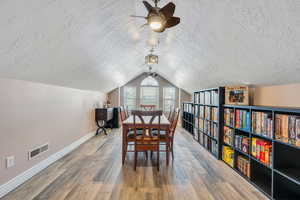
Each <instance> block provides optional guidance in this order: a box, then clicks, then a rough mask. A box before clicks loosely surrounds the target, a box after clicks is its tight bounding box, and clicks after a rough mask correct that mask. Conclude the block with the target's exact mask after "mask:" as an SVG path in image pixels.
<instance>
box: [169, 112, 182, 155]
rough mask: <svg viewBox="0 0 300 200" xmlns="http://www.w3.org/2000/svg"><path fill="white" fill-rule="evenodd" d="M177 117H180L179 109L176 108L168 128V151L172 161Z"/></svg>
mask: <svg viewBox="0 0 300 200" xmlns="http://www.w3.org/2000/svg"><path fill="white" fill-rule="evenodd" d="M179 115H180V108H177V109H176V110H175V112H174V116H173V119H172V121H171V126H170V133H169V135H170V151H171V153H172V159H173V160H174V148H173V146H174V136H175V132H176V127H177V124H178V119H179Z"/></svg>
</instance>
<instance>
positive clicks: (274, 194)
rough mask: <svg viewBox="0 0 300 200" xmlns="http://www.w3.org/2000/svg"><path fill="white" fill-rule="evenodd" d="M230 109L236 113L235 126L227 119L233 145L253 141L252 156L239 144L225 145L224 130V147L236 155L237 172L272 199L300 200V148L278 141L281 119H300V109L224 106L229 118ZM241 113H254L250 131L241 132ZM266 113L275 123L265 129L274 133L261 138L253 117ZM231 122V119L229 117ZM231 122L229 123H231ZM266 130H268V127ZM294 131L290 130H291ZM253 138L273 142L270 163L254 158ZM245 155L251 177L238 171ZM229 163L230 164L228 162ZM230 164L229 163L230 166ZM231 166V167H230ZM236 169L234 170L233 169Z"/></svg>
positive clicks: (242, 130) (291, 143) (250, 144)
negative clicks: (238, 139) (239, 160)
mask: <svg viewBox="0 0 300 200" xmlns="http://www.w3.org/2000/svg"><path fill="white" fill-rule="evenodd" d="M226 109H232V111H233V113H234V114H233V122H234V124H231V125H229V124H226V123H225V119H224V123H223V125H224V126H227V127H229V128H231V129H233V133H234V134H233V137H234V138H233V141H235V137H237V135H239V136H245V137H249V153H246V152H244V151H242V150H241V149H239V148H237V147H236V145H235V143H233V145H228V144H227V143H225V142H224V141H223V136H224V131H223V130H224V129H222V133H221V135H222V139H221V142H220V143H221V145H220V146H223V145H225V146H230V147H231V148H232V150H233V151H234V166H233V169H234V170H235V171H236V172H237V173H238V174H240V175H241V176H242V177H244V178H245V179H246V180H247V181H249V182H250V183H252V184H253V185H254V186H255V187H257V188H258V189H259V190H260V191H262V192H263V193H264V194H265V195H266V196H267V197H268V198H270V199H276V200H281V199H300V159H299V156H300V147H299V146H297V145H296V144H295V143H294V142H293V141H290V140H288V141H282V140H281V139H280V140H279V139H278V138H277V137H276V134H275V133H276V131H278V130H277V129H276V126H277V123H279V122H278V119H277V118H276V117H277V115H281V114H285V115H292V116H297V117H300V109H299V108H284V107H269V106H235V105H223V108H222V110H223V111H224V113H222V114H223V115H225V111H226ZM237 110H243V111H245V113H246V112H249V113H250V119H249V120H250V127H249V128H245V129H243V128H240V127H239V128H237V127H236V126H237V121H239V122H240V120H238V117H237V113H236V111H237ZM255 112H263V113H264V114H265V116H266V118H265V119H267V120H268V118H267V117H269V119H270V120H271V121H272V123H273V124H272V126H271V128H270V129H264V130H265V131H266V130H268V131H270V130H271V135H269V136H268V135H266V134H260V133H256V132H255V131H254V129H255V130H257V129H256V125H254V123H255V121H256V120H255V119H253V118H255V117H254V115H253V116H252V113H254V114H255ZM246 116H247V115H246ZM227 119H228V116H227ZM276 119H277V120H276ZM227 121H228V120H227ZM264 126H267V125H266V124H264ZM289 131H290V130H289ZM252 138H258V139H260V140H262V141H265V142H269V143H271V145H272V153H271V159H270V163H265V162H262V161H261V159H258V158H256V157H255V156H253V155H252V154H251V152H252ZM239 155H242V156H243V157H244V158H245V159H247V160H248V161H249V162H250V177H247V176H245V175H244V174H242V173H241V172H240V171H239V170H238V169H237V161H236V160H237V156H239ZM225 163H226V162H225ZM226 164H227V163H226ZM228 166H230V165H228ZM230 167H232V166H230Z"/></svg>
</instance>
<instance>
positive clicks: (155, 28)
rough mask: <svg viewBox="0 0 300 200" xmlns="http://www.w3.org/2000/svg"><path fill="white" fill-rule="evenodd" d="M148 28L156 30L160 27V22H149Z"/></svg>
mask: <svg viewBox="0 0 300 200" xmlns="http://www.w3.org/2000/svg"><path fill="white" fill-rule="evenodd" d="M150 27H151V29H153V30H158V29H160V28H161V27H162V24H161V22H151V23H150Z"/></svg>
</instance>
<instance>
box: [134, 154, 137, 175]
mask: <svg viewBox="0 0 300 200" xmlns="http://www.w3.org/2000/svg"><path fill="white" fill-rule="evenodd" d="M137 156H138V152H137V151H134V171H136V165H137Z"/></svg>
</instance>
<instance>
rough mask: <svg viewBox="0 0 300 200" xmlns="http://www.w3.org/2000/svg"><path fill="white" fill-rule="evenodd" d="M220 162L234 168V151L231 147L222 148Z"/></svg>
mask: <svg viewBox="0 0 300 200" xmlns="http://www.w3.org/2000/svg"><path fill="white" fill-rule="evenodd" d="M222 160H224V162H226V163H227V164H228V165H230V166H231V167H234V151H233V149H232V148H231V147H228V146H223V149H222Z"/></svg>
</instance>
